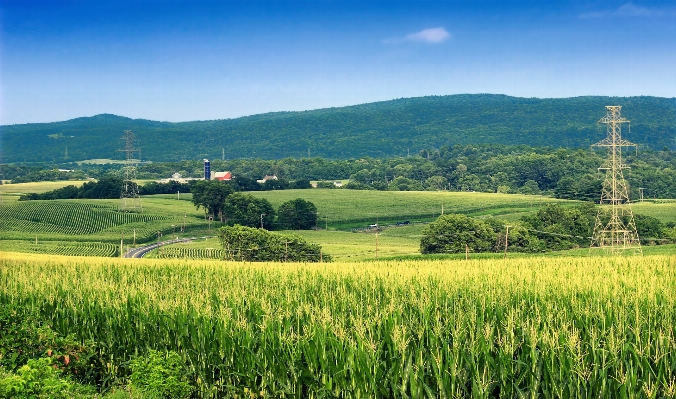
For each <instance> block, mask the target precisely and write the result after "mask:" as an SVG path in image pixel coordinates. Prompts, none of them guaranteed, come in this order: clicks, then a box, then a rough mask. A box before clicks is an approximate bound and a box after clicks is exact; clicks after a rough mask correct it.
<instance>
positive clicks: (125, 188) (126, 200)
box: [118, 130, 143, 212]
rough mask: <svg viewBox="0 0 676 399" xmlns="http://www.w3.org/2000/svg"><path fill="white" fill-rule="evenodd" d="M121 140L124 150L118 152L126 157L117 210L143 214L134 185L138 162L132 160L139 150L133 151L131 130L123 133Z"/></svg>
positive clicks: (136, 188)
mask: <svg viewBox="0 0 676 399" xmlns="http://www.w3.org/2000/svg"><path fill="white" fill-rule="evenodd" d="M122 140H124V141H125V145H124V150H118V151H123V152H125V153H126V155H127V157H126V160H125V163H124V181H123V182H122V190H121V193H120V205H119V206H118V210H119V211H121V212H143V207H142V206H141V197H140V196H139V194H138V185H137V184H136V183H134V180H136V165H137V164H138V161H137V160H136V159H135V158H134V153H135V152H140V151H141V150H139V149H134V133H132V131H131V130H125V131H124V137H122Z"/></svg>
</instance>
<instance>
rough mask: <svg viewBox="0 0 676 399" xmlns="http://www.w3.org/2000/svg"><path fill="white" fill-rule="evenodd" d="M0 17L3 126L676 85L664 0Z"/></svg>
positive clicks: (39, 4)
mask: <svg viewBox="0 0 676 399" xmlns="http://www.w3.org/2000/svg"><path fill="white" fill-rule="evenodd" d="M0 24H1V30H0V125H11V124H22V123H41V122H54V121H64V120H69V119H73V118H78V117H83V116H86V115H89V116H93V115H98V114H102V113H108V114H115V115H120V116H125V117H129V118H133V119H148V120H157V121H167V122H183V121H195V120H215V119H231V118H237V117H241V116H249V115H257V114H262V113H268V112H280V111H304V110H314V109H322V108H333V107H343V106H351V105H359V104H365V103H372V102H378V101H389V100H393V99H398V98H412V97H424V96H430V95H454V94H479V93H496V94H505V95H509V96H515V97H527V98H528V97H538V98H568V97H578V96H585V95H594V96H620V97H630V96H641V95H645V96H656V97H666V98H673V97H676V74H674V73H673V71H674V65H676V5H674V4H673V2H669V1H634V2H627V1H596V2H589V1H552V2H538V1H518V0H511V1H450V2H448V1H427V2H415V1H391V2H384V1H364V2H356V1H319V2H312V1H228V2H216V1H195V2H183V1H150V0H146V1H94V2H91V1H30V0H23V1H7V0H0ZM618 54H619V55H618Z"/></svg>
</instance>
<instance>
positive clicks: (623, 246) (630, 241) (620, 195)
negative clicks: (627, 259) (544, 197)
mask: <svg viewBox="0 0 676 399" xmlns="http://www.w3.org/2000/svg"><path fill="white" fill-rule="evenodd" d="M621 109H622V107H621V106H619V105H609V106H606V110H607V112H606V116H604V117H603V118H601V119H600V120H599V121H598V123H602V124H605V125H606V126H607V132H608V136H607V137H606V138H605V139H603V140H601V141H599V142H598V143H596V144H594V145H593V146H594V147H606V148H607V149H608V158H607V159H606V161H605V162H604V163H603V165H601V167H599V170H605V171H606V177H605V179H604V181H603V189H602V190H601V201H600V203H599V210H598V213H597V215H596V224H595V225H594V234H593V235H592V240H591V248H601V249H603V250H605V251H606V252H608V253H611V254H621V253H623V252H625V251H633V252H634V253H635V254H642V253H643V252H642V250H641V242H640V240H639V237H638V232H637V231H636V223H635V222H634V214H633V213H632V211H631V206H630V205H629V189H628V186H627V182H626V180H624V175H623V173H622V170H623V169H628V168H629V166H627V165H626V164H624V163H623V162H622V147H631V146H636V144H634V143H630V142H629V141H627V140H623V139H622V124H623V123H629V121H628V120H626V119H624V118H623V117H622V116H621V115H620V110H621Z"/></svg>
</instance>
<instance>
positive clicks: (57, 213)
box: [0, 201, 166, 235]
mask: <svg viewBox="0 0 676 399" xmlns="http://www.w3.org/2000/svg"><path fill="white" fill-rule="evenodd" d="M164 219H166V218H165V217H163V216H159V215H147V214H134V213H124V212H117V211H115V210H114V209H113V208H111V207H107V206H102V205H97V204H90V203H77V202H68V201H28V202H20V203H16V204H12V205H8V206H4V207H2V208H0V230H3V231H25V232H30V233H34V232H43V233H61V234H73V235H83V234H94V233H97V232H99V231H102V230H105V229H108V228H111V227H114V226H119V225H124V224H129V223H147V222H151V221H155V220H164Z"/></svg>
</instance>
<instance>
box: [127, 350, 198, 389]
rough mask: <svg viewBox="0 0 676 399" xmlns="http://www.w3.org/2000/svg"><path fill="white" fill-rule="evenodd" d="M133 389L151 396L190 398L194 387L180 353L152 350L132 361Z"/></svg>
mask: <svg viewBox="0 0 676 399" xmlns="http://www.w3.org/2000/svg"><path fill="white" fill-rule="evenodd" d="M130 366H131V377H130V381H131V383H130V385H131V388H132V390H138V391H140V392H142V393H144V394H147V395H149V396H151V397H158V398H171V399H180V398H189V397H190V395H191V394H192V391H193V390H194V388H193V387H192V386H191V385H190V383H188V381H187V376H186V374H185V368H184V365H183V361H182V360H181V357H180V356H179V354H178V353H176V352H173V351H170V352H167V353H161V352H158V351H154V350H151V351H150V352H149V353H148V355H147V356H143V357H138V358H136V359H134V360H132V361H131V362H130Z"/></svg>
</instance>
